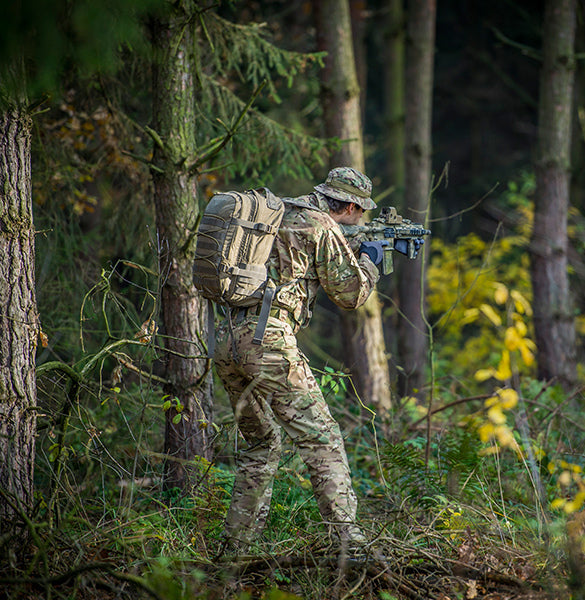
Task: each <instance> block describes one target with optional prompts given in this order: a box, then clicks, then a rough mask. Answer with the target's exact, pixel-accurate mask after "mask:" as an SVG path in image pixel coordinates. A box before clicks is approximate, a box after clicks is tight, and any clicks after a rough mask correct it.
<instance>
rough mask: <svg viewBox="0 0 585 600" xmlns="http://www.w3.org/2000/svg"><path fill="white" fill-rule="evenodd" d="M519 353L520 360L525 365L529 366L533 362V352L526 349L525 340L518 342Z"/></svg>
mask: <svg viewBox="0 0 585 600" xmlns="http://www.w3.org/2000/svg"><path fill="white" fill-rule="evenodd" d="M520 355H521V356H522V360H523V361H524V364H525V365H526V366H527V367H530V366H532V365H533V364H534V354H532V352H531V351H530V350H529V349H528V345H527V344H526V341H525V340H522V343H521V344H520Z"/></svg>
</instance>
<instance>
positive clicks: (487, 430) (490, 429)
mask: <svg viewBox="0 0 585 600" xmlns="http://www.w3.org/2000/svg"><path fill="white" fill-rule="evenodd" d="M495 430H496V428H495V427H494V426H493V424H492V423H484V424H483V425H481V426H480V427H478V429H477V433H478V434H479V439H480V440H481V441H482V442H487V441H489V440H490V439H491V438H492V437H493V435H494V432H495Z"/></svg>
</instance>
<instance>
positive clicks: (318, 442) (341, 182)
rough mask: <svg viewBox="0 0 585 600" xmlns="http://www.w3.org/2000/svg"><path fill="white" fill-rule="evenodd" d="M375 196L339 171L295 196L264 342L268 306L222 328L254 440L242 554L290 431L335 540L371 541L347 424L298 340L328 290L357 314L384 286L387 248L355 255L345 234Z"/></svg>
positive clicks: (232, 390)
mask: <svg viewBox="0 0 585 600" xmlns="http://www.w3.org/2000/svg"><path fill="white" fill-rule="evenodd" d="M371 191H372V183H371V181H370V180H369V179H368V177H366V176H365V175H364V174H362V173H360V172H359V171H356V170H355V169H352V168H350V167H339V168H336V169H333V170H332V171H330V172H329V175H328V177H327V180H326V182H325V183H321V184H319V185H317V186H315V187H314V191H313V192H311V193H310V194H308V195H307V196H302V197H301V198H296V199H287V202H286V208H285V213H284V218H283V221H282V224H281V227H280V229H279V232H278V235H277V237H276V240H275V242H274V246H273V249H272V253H271V255H270V259H269V261H268V273H269V282H271V283H272V284H274V285H275V286H276V290H277V291H276V294H275V297H274V301H273V304H272V309H271V311H270V317H269V319H268V322H267V326H266V331H265V335H264V341H263V343H262V344H261V345H257V344H253V343H252V339H253V336H254V332H255V329H256V324H257V322H258V314H259V311H260V307H259V306H254V307H251V308H249V309H239V310H238V309H232V314H231V319H232V325H231V326H228V324H227V323H224V324H223V325H222V326H221V327H220V328H219V329H218V334H217V346H216V354H215V361H216V368H217V373H218V375H219V377H220V378H221V380H222V382H223V384H224V386H225V388H226V390H227V392H228V394H229V397H230V401H231V404H232V408H233V410H234V415H235V419H236V423H237V424H238V427H239V430H240V432H241V434H242V436H243V437H244V439H245V440H246V442H247V448H246V449H244V450H242V451H241V452H240V455H239V458H238V468H237V473H236V480H235V483H234V489H233V493H232V499H231V504H230V508H229V511H228V515H227V518H226V523H225V536H226V539H227V540H228V545H229V546H230V547H231V548H232V549H233V550H235V551H238V550H239V551H243V550H245V549H246V548H247V547H248V546H249V544H250V543H251V542H252V541H253V540H254V539H255V538H257V536H258V535H259V534H260V533H261V531H262V529H263V528H264V525H265V523H266V519H267V516H268V511H269V508H270V499H271V496H272V484H273V479H274V475H275V472H276V469H277V468H278V463H279V458H280V453H281V432H280V428H281V427H282V428H283V429H284V431H285V432H286V433H287V434H288V435H289V436H290V437H291V439H292V441H293V442H294V444H295V445H296V447H297V449H298V452H299V454H300V456H301V458H302V460H303V461H304V463H305V464H306V465H307V468H308V471H309V474H310V478H311V483H312V486H313V490H314V493H315V498H316V500H317V504H318V506H319V511H320V513H321V515H322V517H323V519H324V520H325V521H326V522H328V523H330V524H331V528H332V532H333V534H334V535H335V537H336V538H337V539H338V540H339V541H340V542H341V543H342V545H344V546H345V547H347V546H349V547H352V546H355V547H359V546H361V545H363V543H364V542H365V539H364V536H363V534H362V532H361V530H360V529H359V528H358V527H357V525H356V524H355V517H356V509H357V498H356V495H355V493H354V491H353V488H352V484H351V475H350V470H349V465H348V461H347V456H346V453H345V448H344V444H343V438H342V436H341V432H340V428H339V425H338V424H337V422H336V421H335V420H334V419H333V417H332V416H331V414H330V412H329V408H328V406H327V403H326V402H325V399H324V397H323V394H322V392H321V390H320V388H319V386H318V384H317V382H316V381H315V377H314V376H313V373H312V372H311V370H310V368H309V365H308V364H307V360H306V358H305V356H304V355H303V354H302V353H301V351H300V350H299V349H298V347H297V340H296V337H295V334H296V332H297V331H298V330H299V329H300V328H301V327H305V326H307V324H308V323H309V320H310V318H311V314H312V309H313V305H314V302H315V297H316V294H317V290H318V288H319V286H322V287H323V289H324V290H325V292H326V293H327V295H328V296H329V297H330V298H331V300H333V302H335V303H336V304H337V305H338V306H340V307H341V308H343V309H355V308H358V307H359V306H361V305H362V304H363V303H364V302H365V301H366V300H367V298H368V296H369V295H370V292H371V291H372V289H373V287H374V285H375V284H376V282H377V281H378V278H379V274H378V269H377V267H376V265H377V264H379V263H380V262H381V260H382V245H381V243H380V242H363V243H361V245H360V246H359V248H358V252H357V256H356V254H355V253H354V252H353V251H352V250H351V249H350V247H349V245H348V243H347V241H346V239H345V238H344V236H343V234H342V233H341V230H340V228H339V227H338V223H339V224H347V225H355V224H357V223H358V222H359V220H360V218H361V216H362V214H363V212H364V211H365V210H369V209H373V208H376V205H375V203H374V202H373V200H372V199H371V197H370V196H371Z"/></svg>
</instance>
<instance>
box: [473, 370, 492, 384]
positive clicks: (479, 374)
mask: <svg viewBox="0 0 585 600" xmlns="http://www.w3.org/2000/svg"><path fill="white" fill-rule="evenodd" d="M495 374H496V370H495V369H493V368H490V369H479V371H476V372H475V375H474V377H475V379H476V381H487V380H488V379H489V378H490V377H494V375H495Z"/></svg>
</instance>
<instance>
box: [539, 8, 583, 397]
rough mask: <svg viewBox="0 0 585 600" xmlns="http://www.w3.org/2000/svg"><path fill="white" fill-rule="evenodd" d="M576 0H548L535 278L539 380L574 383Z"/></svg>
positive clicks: (541, 108)
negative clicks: (570, 224) (570, 244)
mask: <svg viewBox="0 0 585 600" xmlns="http://www.w3.org/2000/svg"><path fill="white" fill-rule="evenodd" d="M575 22H576V7H575V0H547V2H546V4H545V15H544V31H543V59H544V62H543V66H542V71H541V78H540V99H539V114H538V119H539V122H538V149H537V161H536V165H535V168H536V193H535V201H534V229H533V233H532V244H531V275H532V288H533V295H534V301H533V302H534V330H535V339H536V345H537V347H538V376H539V378H541V379H546V380H548V379H551V378H558V380H559V381H561V382H562V383H563V384H564V385H565V386H569V385H571V384H572V383H573V382H574V381H575V377H576V373H575V328H574V320H573V313H572V310H571V302H570V297H569V281H568V275H567V215H568V207H569V179H570V178H569V170H570V142H571V114H572V93H573V78H574V43H575Z"/></svg>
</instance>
